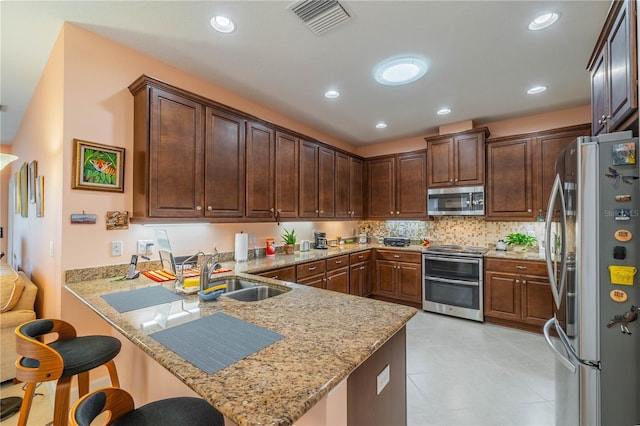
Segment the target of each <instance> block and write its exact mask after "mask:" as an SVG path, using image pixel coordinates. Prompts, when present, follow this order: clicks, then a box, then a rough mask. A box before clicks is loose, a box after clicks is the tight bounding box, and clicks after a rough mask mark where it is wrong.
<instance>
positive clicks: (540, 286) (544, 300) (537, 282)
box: [521, 275, 553, 326]
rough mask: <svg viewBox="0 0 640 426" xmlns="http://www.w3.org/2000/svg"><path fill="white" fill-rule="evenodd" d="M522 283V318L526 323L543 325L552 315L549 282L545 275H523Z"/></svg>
mask: <svg viewBox="0 0 640 426" xmlns="http://www.w3.org/2000/svg"><path fill="white" fill-rule="evenodd" d="M521 284H522V293H523V294H522V320H523V321H524V322H526V323H528V324H533V325H539V326H544V324H545V323H546V322H547V320H548V319H549V318H551V317H553V296H552V295H551V284H550V283H549V280H548V279H547V278H546V277H538V276H530V275H524V276H522V277H521Z"/></svg>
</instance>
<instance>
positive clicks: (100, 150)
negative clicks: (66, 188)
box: [71, 139, 124, 192]
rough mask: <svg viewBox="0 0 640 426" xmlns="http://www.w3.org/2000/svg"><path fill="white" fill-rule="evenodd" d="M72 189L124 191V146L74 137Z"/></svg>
mask: <svg viewBox="0 0 640 426" xmlns="http://www.w3.org/2000/svg"><path fill="white" fill-rule="evenodd" d="M73 143H74V149H73V182H72V186H71V187H72V188H73V189H88V190H93V191H110V192H124V148H120V147H117V146H111V145H103V144H99V143H95V142H89V141H84V140H80V139H74V140H73Z"/></svg>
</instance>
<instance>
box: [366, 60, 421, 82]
mask: <svg viewBox="0 0 640 426" xmlns="http://www.w3.org/2000/svg"><path fill="white" fill-rule="evenodd" d="M426 72H427V64H426V62H425V61H424V60H423V59H420V58H416V57H405V58H396V59H388V60H386V61H384V62H382V63H381V64H380V65H378V66H377V67H376V69H375V71H374V74H373V75H374V78H375V79H376V81H377V82H378V83H380V84H384V85H387V86H397V85H400V84H407V83H411V82H413V81H416V80H417V79H419V78H420V77H422V76H423V75H425V73H426Z"/></svg>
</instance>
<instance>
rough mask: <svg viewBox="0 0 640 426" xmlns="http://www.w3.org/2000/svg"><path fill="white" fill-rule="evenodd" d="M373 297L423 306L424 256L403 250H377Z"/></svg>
mask: <svg viewBox="0 0 640 426" xmlns="http://www.w3.org/2000/svg"><path fill="white" fill-rule="evenodd" d="M375 253H376V254H375V257H376V260H375V274H374V285H373V290H372V293H373V296H374V297H378V298H381V299H384V300H389V301H394V302H398V303H404V304H407V305H410V306H415V307H417V308H419V307H421V306H422V255H421V254H420V253H415V252H407V251H402V250H388V249H376V251H375Z"/></svg>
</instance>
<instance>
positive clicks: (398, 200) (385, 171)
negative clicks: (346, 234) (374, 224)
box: [366, 150, 427, 219]
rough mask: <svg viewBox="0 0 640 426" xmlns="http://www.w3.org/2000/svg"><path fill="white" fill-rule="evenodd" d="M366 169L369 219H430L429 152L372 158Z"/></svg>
mask: <svg viewBox="0 0 640 426" xmlns="http://www.w3.org/2000/svg"><path fill="white" fill-rule="evenodd" d="M366 168H367V183H366V188H367V199H366V205H367V215H366V217H367V218H368V219H398V218H406V219H424V218H426V217H427V153H426V151H425V150H421V151H413V152H410V153H406V154H398V155H389V156H382V157H373V158H369V159H367V161H366Z"/></svg>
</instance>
